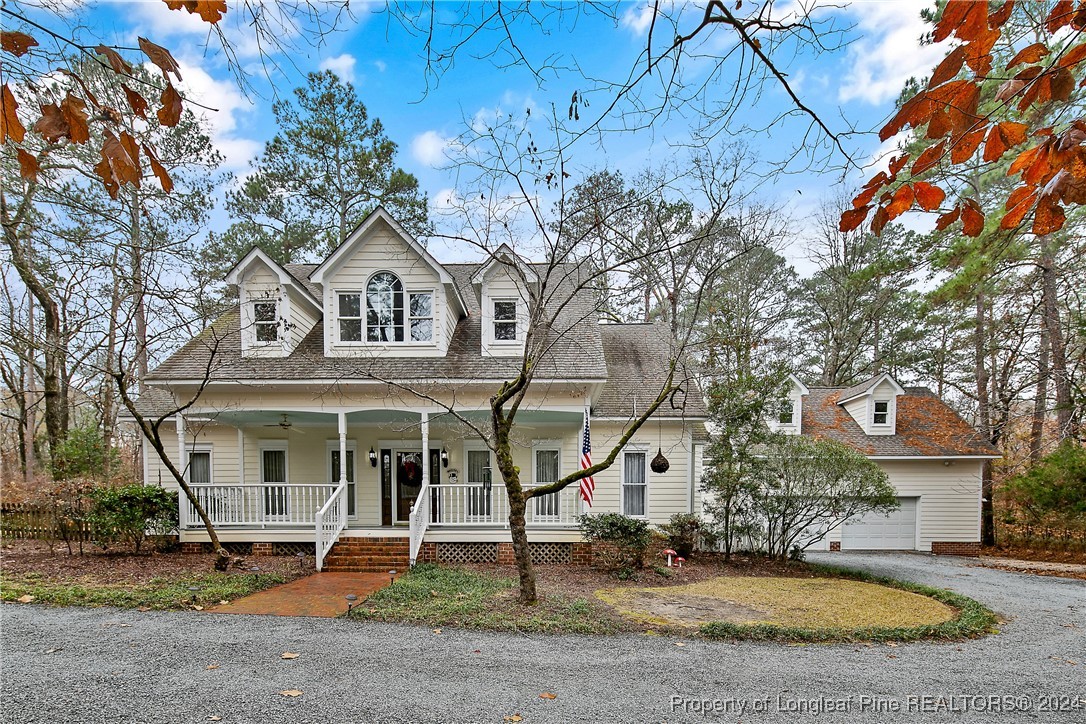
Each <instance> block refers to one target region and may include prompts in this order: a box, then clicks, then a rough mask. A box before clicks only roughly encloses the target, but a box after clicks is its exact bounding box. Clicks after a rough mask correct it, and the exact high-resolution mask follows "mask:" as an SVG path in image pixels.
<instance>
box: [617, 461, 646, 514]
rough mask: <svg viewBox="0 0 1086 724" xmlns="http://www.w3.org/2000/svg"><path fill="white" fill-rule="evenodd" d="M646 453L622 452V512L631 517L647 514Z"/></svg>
mask: <svg viewBox="0 0 1086 724" xmlns="http://www.w3.org/2000/svg"><path fill="white" fill-rule="evenodd" d="M648 503H649V478H648V454H647V453H646V452H645V451H644V450H637V451H633V450H629V451H626V452H624V453H622V514H623V515H628V516H630V517H632V518H644V517H646V516H647V515H648V507H649V506H648Z"/></svg>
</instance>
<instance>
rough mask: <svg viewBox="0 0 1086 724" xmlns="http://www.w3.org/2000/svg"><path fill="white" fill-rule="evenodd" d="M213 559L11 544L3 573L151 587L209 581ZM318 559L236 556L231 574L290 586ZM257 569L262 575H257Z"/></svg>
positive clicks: (1, 559) (0, 565) (2, 558)
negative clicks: (164, 581)
mask: <svg viewBox="0 0 1086 724" xmlns="http://www.w3.org/2000/svg"><path fill="white" fill-rule="evenodd" d="M214 563H215V556H213V555H211V554H209V553H208V554H199V553H198V554H186V553H176V552H171V553H160V552H149V553H140V554H138V555H137V554H133V553H130V552H124V553H120V552H101V551H97V550H93V549H91V548H89V547H88V549H87V550H86V552H85V553H84V555H79V554H78V553H76V554H75V555H68V549H67V547H66V546H64V545H63V544H50V543H47V542H44V541H10V542H6V543H4V545H2V546H0V570H3V571H4V572H5V573H8V574H12V575H24V574H27V573H33V574H35V575H36V576H37V577H39V578H40V579H42V580H49V581H67V582H72V583H87V584H92V583H100V584H117V583H122V584H123V583H146V582H148V581H150V580H152V579H156V578H176V577H180V576H185V575H189V574H193V575H203V574H206V573H209V572H210V571H212V570H213V569H214ZM313 566H314V564H313V558H312V556H307V557H306V558H305V559H299V558H298V557H297V556H236V557H235V558H234V560H233V562H232V564H231V566H230V572H231V573H254V572H259V573H270V574H274V575H277V576H281V577H282V578H284V579H285V580H291V579H294V578H298V577H299V576H303V575H308V574H309V573H312V572H313V570H314V567H313ZM253 568H257V569H259V571H253Z"/></svg>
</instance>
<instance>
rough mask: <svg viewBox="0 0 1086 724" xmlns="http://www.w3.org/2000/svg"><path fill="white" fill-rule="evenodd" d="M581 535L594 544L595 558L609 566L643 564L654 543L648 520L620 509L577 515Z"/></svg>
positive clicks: (615, 569)
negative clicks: (620, 512) (634, 516)
mask: <svg viewBox="0 0 1086 724" xmlns="http://www.w3.org/2000/svg"><path fill="white" fill-rule="evenodd" d="M577 522H578V524H580V526H581V535H582V536H583V537H584V539H585V540H586V541H588V542H589V543H592V544H593V548H594V549H595V553H596V555H595V559H596V561H597V562H598V563H599V564H600V565H602V566H603V567H604V568H605V569H607V570H610V571H617V570H620V569H623V568H641V567H642V566H643V565H644V558H645V551H646V550H648V547H649V544H650V543H652V530H651V529H650V528H649V524H648V521H644V520H639V519H637V518H630V517H628V516H625V515H620V514H619V513H599V514H597V515H592V514H590V513H586V514H584V515H580V516H577Z"/></svg>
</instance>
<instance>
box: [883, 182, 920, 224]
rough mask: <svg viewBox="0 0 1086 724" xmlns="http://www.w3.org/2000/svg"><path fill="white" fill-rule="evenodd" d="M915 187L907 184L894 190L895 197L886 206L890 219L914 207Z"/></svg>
mask: <svg viewBox="0 0 1086 724" xmlns="http://www.w3.org/2000/svg"><path fill="white" fill-rule="evenodd" d="M913 198H914V197H913V187H912V186H910V185H908V184H905V185H904V186H902V187H901V188H899V189H898V190H897V191H896V192H894V198H893V200H892V201H891V202H890V204H889V205H888V206H887V207H886V214H887V217H888V219H887V220H888V221H893V220H894V219H896V218H897V217H899V216H901V215H902V214H904V213H905V212H906V211H908V210H909V209H911V208H912V207H913Z"/></svg>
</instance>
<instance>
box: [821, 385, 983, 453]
mask: <svg viewBox="0 0 1086 724" xmlns="http://www.w3.org/2000/svg"><path fill="white" fill-rule="evenodd" d="M856 387H859V386H858V385H857V386H854V387H851V388H840V387H812V388H811V394H809V395H807V396H805V397H804V398H803V428H802V429H803V434H804V435H810V436H812V437H815V438H829V439H832V440H836V441H838V442H842V443H845V444H846V445H849V446H850V447H853V448H855V449H856V450H858V451H860V452H862V453H863V454H865V455H884V456H933V457H939V456H954V455H997V456H998V455H999V450H997V449H996V448H995V447H994V446H992V445H991V444H990V443H989V442H987V441H986V440H985V439H984V438H983V437H981V435H980V433H978V432H977V431H976V430H974V429H973V428H972V427H971V426H970V425H969V424H968V423H967V422H966V421H965V420H963V419H962V418H961V416H960V415H958V413H956V412H955V411H954V410H953V409H951V407H950V406H949V405H947V404H946V403H945V402H943V401H942V400H941V399H939V398H938V397H936V396H935V394H934V393H933V392H932V391H931V390H929V389H928V388H927V387H906V388H905V394H903V395H899V396H898V398H897V428H896V430H897V434H896V435H868V434H866V433H865V432H864V431H863V429H862V428H861V427H860V426H859V425H858V424H857V423H856V421H855V420H854V419H852V416H851V415H849V414H848V412H846V411H845V409H844V408H843V407H842V406H841V405H839V404H837V403H838V401H840V400H843V399H847V397H846V393H850V391H851V390H855V389H856ZM862 389H866V388H862ZM850 394H856V393H855V392H851V393H850Z"/></svg>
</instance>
